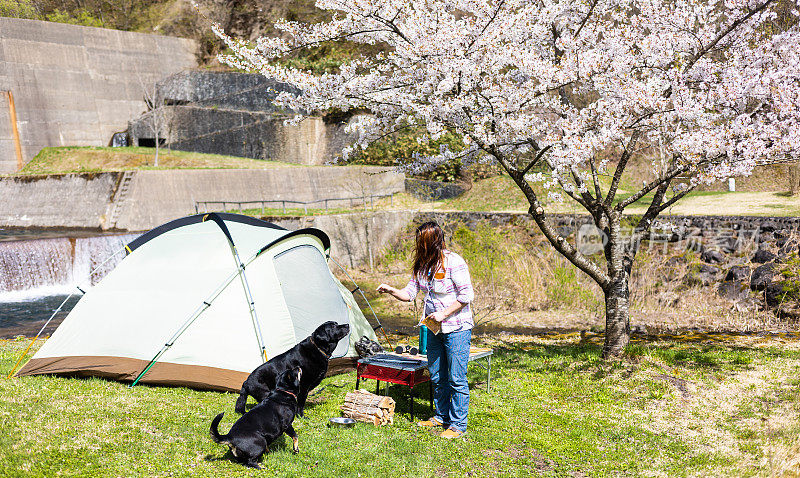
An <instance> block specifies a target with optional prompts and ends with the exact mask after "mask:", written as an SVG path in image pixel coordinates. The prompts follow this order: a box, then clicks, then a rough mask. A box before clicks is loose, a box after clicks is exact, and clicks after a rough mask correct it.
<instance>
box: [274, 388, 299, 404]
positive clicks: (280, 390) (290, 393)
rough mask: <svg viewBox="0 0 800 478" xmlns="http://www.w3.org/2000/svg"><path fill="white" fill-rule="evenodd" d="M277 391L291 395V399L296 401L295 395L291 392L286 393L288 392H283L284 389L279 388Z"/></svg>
mask: <svg viewBox="0 0 800 478" xmlns="http://www.w3.org/2000/svg"><path fill="white" fill-rule="evenodd" d="M277 390H278V391H279V392H283V393H287V394H289V395H291V396H292V397H294V401H295V402H296V401H297V395H295V394H294V393H293V392H290V391H288V390H284V389H282V388H279V389H277Z"/></svg>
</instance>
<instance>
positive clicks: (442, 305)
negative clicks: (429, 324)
mask: <svg viewBox="0 0 800 478" xmlns="http://www.w3.org/2000/svg"><path fill="white" fill-rule="evenodd" d="M436 273H437V274H438V275H440V276H441V274H442V269H441V268H439V270H438V271H436ZM403 291H404V292H406V293H407V294H408V296H409V297H411V298H414V297H416V296H417V293H419V291H422V292H425V309H424V310H425V315H426V316H427V315H430V314H432V313H433V312H436V311H439V310H444V309H446V308H447V307H449V306H450V305H453V304H454V303H455V302H456V301H459V302H461V303H462V304H465V305H464V307H462V308H461V310H459V311H458V312H456V313H455V314H452V315H450V316H449V317H447V318H446V319H444V321H443V322H442V333H444V334H447V333H450V332H457V331H459V330H469V329H471V328H472V327H474V325H475V323H474V322H473V321H472V308H471V307H470V302H472V300H473V299H474V298H475V291H473V289H472V281H471V280H470V278H469V269H468V268H467V263H466V262H464V259H463V258H462V257H461V256H459V255H458V254H456V253H455V252H450V251H448V250H445V251H444V278H442V279H436V278H434V279H433V280H432V281H428V279H427V278H423V277H412V278H411V280H410V281H408V285H407V286H405V288H404V289H403Z"/></svg>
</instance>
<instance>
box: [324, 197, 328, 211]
mask: <svg viewBox="0 0 800 478" xmlns="http://www.w3.org/2000/svg"><path fill="white" fill-rule="evenodd" d="M325 212H328V200H327V199H326V200H325Z"/></svg>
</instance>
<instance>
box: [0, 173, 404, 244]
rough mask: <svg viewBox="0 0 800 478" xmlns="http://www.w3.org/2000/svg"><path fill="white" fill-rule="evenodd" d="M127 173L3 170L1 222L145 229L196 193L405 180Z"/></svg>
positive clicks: (236, 194) (316, 195)
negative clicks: (12, 174) (34, 173)
mask: <svg viewBox="0 0 800 478" xmlns="http://www.w3.org/2000/svg"><path fill="white" fill-rule="evenodd" d="M123 176H124V175H123V173H101V174H66V175H51V176H41V177H29V176H20V177H8V178H0V226H20V227H85V228H102V229H121V230H129V231H142V230H148V229H152V228H153V227H156V226H158V225H160V224H163V223H165V222H168V221H171V220H173V219H176V218H178V217H182V216H186V215H189V214H194V213H195V201H253V200H266V199H286V200H293V201H314V200H317V199H326V198H349V197H356V196H361V195H362V194H368V195H369V194H375V195H381V194H391V193H395V192H400V191H403V187H404V186H403V181H404V178H403V175H402V174H398V173H396V172H393V171H387V170H386V169H385V168H376V167H333V166H327V167H326V166H315V167H285V168H277V169H248V170H239V169H236V170H234V169H230V170H219V169H217V170H203V169H197V170H172V171H136V172H128V176H129V178H124V177H123ZM123 179H124V180H125V182H123ZM331 206H332V207H336V206H335V205H334V204H332V205H331ZM230 207H231V208H233V207H234V206H233V205H231V206H230ZM318 207H319V206H318ZM217 209H218V208H214V210H217Z"/></svg>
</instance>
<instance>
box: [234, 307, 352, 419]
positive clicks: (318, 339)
mask: <svg viewBox="0 0 800 478" xmlns="http://www.w3.org/2000/svg"><path fill="white" fill-rule="evenodd" d="M349 332H350V326H349V325H347V324H343V325H339V324H337V323H336V322H332V321H328V322H325V323H324V324H322V325H320V326H319V327H317V330H315V331H314V333H312V334H311V336H309V337H306V338H305V339H303V340H302V341H301V342H300V343H299V344H297V345H295V346H294V347H292V348H291V349H289V350H287V351H286V352H284V353H282V354H280V355H277V356H275V357H273V358H272V359H270V360H269V361H268V362H267V363H265V364H262V365H259V366H258V367H257V368H256V369H255V370H253V373H251V374H250V376H249V377H247V380H245V381H244V383H243V384H242V390H241V391H240V392H239V398H238V399H237V400H236V407H235V408H236V412H237V413H244V412H245V405H247V396H248V395H252V396H253V397H254V398H255V399H256V400H257V401H259V402H260V401H261V400H262V399H263V398H264V397H265V396H266V395H267V394H268V393H269V392H270V390H273V389H274V388H275V384H276V382H277V378H278V376H279V375H280V374H281V373H282V372H283V371H284V370H288V369H292V368H297V367H300V368H302V369H303V380H302V382H301V383H300V393H298V394H297V404H298V406H299V407H300V411H299V412H298V414H299V415H300V416H301V417H302V416H303V408H304V407H305V405H306V398H308V392H310V391H311V390H313V389H314V387H316V386H317V385H319V384H320V382H322V379H323V378H325V374H326V373H327V372H328V360H329V359H330V357H331V354H332V353H333V351H334V350H336V344H338V343H339V341H340V340H342V339H343V338H344V337H346V336H347V334H348V333H349Z"/></svg>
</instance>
